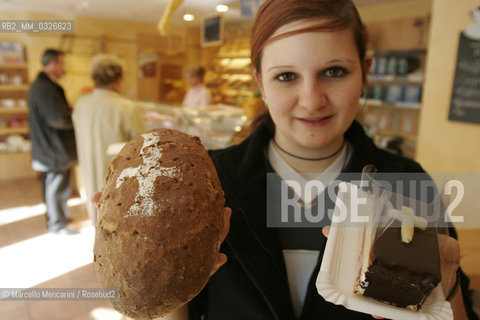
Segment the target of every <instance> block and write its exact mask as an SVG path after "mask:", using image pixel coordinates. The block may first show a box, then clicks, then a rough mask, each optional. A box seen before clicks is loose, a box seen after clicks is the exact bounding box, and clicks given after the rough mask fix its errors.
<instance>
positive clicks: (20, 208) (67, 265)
mask: <svg viewBox="0 0 480 320" xmlns="http://www.w3.org/2000/svg"><path fill="white" fill-rule="evenodd" d="M40 190H41V186H40V182H39V181H38V180H28V181H19V182H17V183H14V184H11V183H10V184H1V183H0V288H19V287H21V288H25V287H34V288H95V287H99V285H98V283H97V280H96V276H95V270H94V267H93V263H92V259H93V253H92V252H93V236H94V231H93V227H92V224H91V223H90V221H89V219H88V217H87V214H86V210H85V207H84V205H83V204H82V203H81V202H80V201H79V200H78V198H73V199H71V201H70V202H69V204H70V210H71V217H72V218H73V220H74V221H73V223H72V227H73V228H75V229H77V230H79V231H80V234H79V235H74V236H54V235H51V234H48V233H47V232H46V228H45V218H44V212H45V207H44V205H43V204H42V197H41V191H40ZM474 299H475V303H476V306H475V308H476V310H477V313H479V314H480V290H477V291H476V292H475V293H474ZM56 319H59V320H66V319H68V320H87V319H90V320H110V319H122V316H121V315H120V314H119V313H117V312H115V311H114V310H113V309H112V307H111V305H110V302H108V301H98V300H97V301H95V300H84V301H1V300H0V320H56Z"/></svg>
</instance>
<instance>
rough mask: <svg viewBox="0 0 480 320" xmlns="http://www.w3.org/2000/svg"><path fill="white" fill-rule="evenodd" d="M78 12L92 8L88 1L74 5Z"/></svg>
mask: <svg viewBox="0 0 480 320" xmlns="http://www.w3.org/2000/svg"><path fill="white" fill-rule="evenodd" d="M74 7H75V10H76V11H83V10H85V9H87V8H88V7H90V3H89V2H88V1H82V2H80V3H77V4H76V5H74Z"/></svg>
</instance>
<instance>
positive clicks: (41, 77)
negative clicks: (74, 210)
mask: <svg viewBox="0 0 480 320" xmlns="http://www.w3.org/2000/svg"><path fill="white" fill-rule="evenodd" d="M42 66H43V70H42V71H41V72H40V73H39V74H38V77H37V79H36V80H35V82H34V83H33V84H32V86H31V88H30V91H29V93H28V100H29V105H30V119H29V120H30V135H31V139H32V167H33V169H34V170H36V171H40V172H42V173H43V193H44V198H45V204H46V205H47V226H48V230H49V231H50V232H52V233H56V234H66V235H69V234H75V233H77V232H75V231H73V230H71V229H68V228H67V227H66V226H67V210H68V208H67V200H68V198H69V196H70V193H71V187H70V183H69V181H70V173H71V170H72V167H73V166H74V165H75V163H76V161H77V151H76V145H75V133H74V130H73V124H72V117H71V113H72V110H71V108H70V107H69V105H68V102H67V99H66V98H65V93H64V91H63V88H62V87H61V86H60V85H59V84H58V83H57V80H58V79H59V78H61V77H62V76H63V74H64V73H65V69H64V53H63V52H62V51H59V50H55V49H47V50H46V51H45V52H44V54H43V57H42Z"/></svg>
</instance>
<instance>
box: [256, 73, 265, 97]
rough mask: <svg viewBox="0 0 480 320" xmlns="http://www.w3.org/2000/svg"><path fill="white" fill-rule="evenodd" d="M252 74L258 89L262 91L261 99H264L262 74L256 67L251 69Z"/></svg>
mask: <svg viewBox="0 0 480 320" xmlns="http://www.w3.org/2000/svg"><path fill="white" fill-rule="evenodd" d="M253 75H254V77H255V82H256V83H257V86H258V89H260V92H261V93H262V99H263V100H264V101H265V92H264V91H263V85H262V75H261V74H260V72H258V71H257V69H254V70H253Z"/></svg>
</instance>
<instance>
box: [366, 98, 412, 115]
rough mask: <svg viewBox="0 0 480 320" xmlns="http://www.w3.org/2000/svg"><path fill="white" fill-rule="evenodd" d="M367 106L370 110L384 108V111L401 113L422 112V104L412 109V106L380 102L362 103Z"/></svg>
mask: <svg viewBox="0 0 480 320" xmlns="http://www.w3.org/2000/svg"><path fill="white" fill-rule="evenodd" d="M363 104H365V105H366V106H367V107H368V108H382V109H390V110H401V111H408V110H411V111H414V112H419V111H420V104H416V106H415V107H410V106H402V105H398V104H389V103H385V102H383V101H379V100H370V99H369V100H367V101H366V102H365V101H364V100H361V101H360V105H363Z"/></svg>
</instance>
